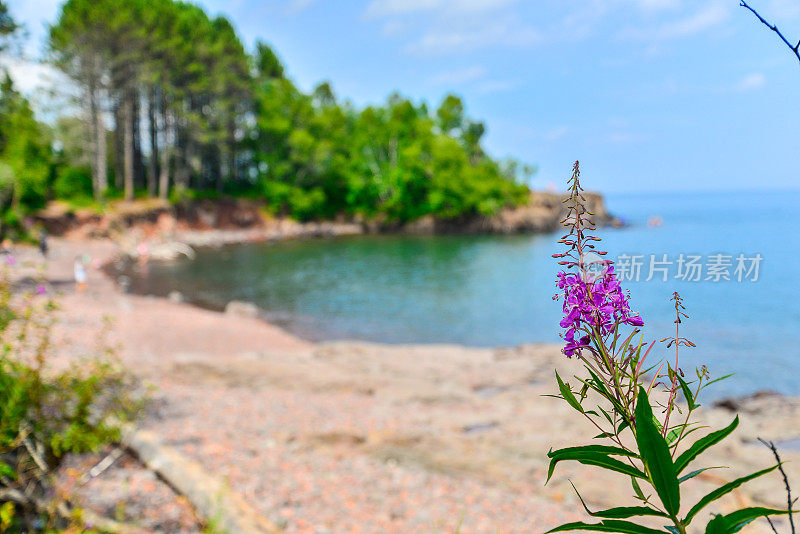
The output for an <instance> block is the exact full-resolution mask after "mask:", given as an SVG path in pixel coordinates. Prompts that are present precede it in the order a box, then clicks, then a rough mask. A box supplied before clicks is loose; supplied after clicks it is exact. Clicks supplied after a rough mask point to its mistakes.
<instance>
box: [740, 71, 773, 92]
mask: <svg viewBox="0 0 800 534" xmlns="http://www.w3.org/2000/svg"><path fill="white" fill-rule="evenodd" d="M766 83H767V79H766V77H765V76H764V75H763V74H762V73H760V72H753V73H751V74H748V75H747V76H745V77H744V78H742V79H741V80H739V81H738V82H736V83H735V84H734V86H733V87H734V89H736V90H737V91H742V92H744V91H752V90H753V89H759V88H761V87H764V85H766Z"/></svg>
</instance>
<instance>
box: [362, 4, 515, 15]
mask: <svg viewBox="0 0 800 534" xmlns="http://www.w3.org/2000/svg"><path fill="white" fill-rule="evenodd" d="M516 1H517V0H373V1H372V2H370V4H369V5H368V6H367V10H366V14H367V15H368V16H371V17H386V16H391V15H406V14H410V13H419V12H425V11H428V12H430V11H440V12H449V13H463V12H481V11H494V10H498V9H501V8H503V7H507V6H509V5H511V4H514V3H516Z"/></svg>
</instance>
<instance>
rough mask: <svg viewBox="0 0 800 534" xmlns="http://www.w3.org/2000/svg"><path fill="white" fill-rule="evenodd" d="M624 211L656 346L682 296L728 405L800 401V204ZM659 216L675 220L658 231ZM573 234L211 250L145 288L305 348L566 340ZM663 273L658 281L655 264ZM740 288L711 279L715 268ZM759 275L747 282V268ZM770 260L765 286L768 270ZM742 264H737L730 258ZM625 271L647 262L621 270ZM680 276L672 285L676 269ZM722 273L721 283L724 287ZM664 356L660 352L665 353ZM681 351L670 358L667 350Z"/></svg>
mask: <svg viewBox="0 0 800 534" xmlns="http://www.w3.org/2000/svg"><path fill="white" fill-rule="evenodd" d="M607 205H608V208H609V209H610V210H611V211H612V212H613V213H615V214H617V215H619V216H621V217H623V218H624V219H625V220H626V221H628V222H629V223H630V226H629V227H627V228H624V229H603V230H601V231H598V235H599V236H600V237H602V238H603V242H602V248H603V249H605V250H608V251H609V257H610V258H612V259H617V257H619V256H620V255H628V256H631V257H633V256H641V258H640V260H641V263H642V266H641V278H640V280H639V281H635V280H630V281H629V280H626V281H624V282H623V286H624V287H625V288H628V289H630V291H631V302H632V307H633V308H634V309H635V310H638V311H639V312H640V313H641V315H642V316H643V318H644V320H645V330H644V332H645V335H646V336H647V337H649V338H650V339H660V338H663V337H666V336H668V335H671V333H672V329H673V324H672V321H673V319H674V317H673V313H674V311H673V309H672V308H671V303H670V302H669V300H668V299H669V297H670V295H671V294H672V292H673V291H676V290H677V291H679V292H680V293H681V295H683V296H684V298H685V304H686V306H687V308H688V310H687V311H688V313H689V315H690V316H691V318H690V319H689V320H688V321H685V322H684V324H683V327H684V328H683V334H684V335H685V336H686V337H689V338H690V339H692V340H693V341H694V342H695V343H696V344H697V348H696V349H688V350H686V351H685V352H684V356H683V367H684V369H691V368H693V367H694V365H695V364H697V363H706V364H707V365H708V366H709V368H710V369H711V371H712V374H714V375H716V376H720V375H722V374H727V373H728V372H735V373H736V374H735V376H734V377H733V378H731V379H729V380H727V381H725V382H723V383H722V384H721V385H720V386H718V387H716V389H715V390H714V391H713V392H711V393H712V395H713V396H721V395H728V394H745V393H750V392H754V391H757V390H762V389H770V390H775V391H779V392H782V393H787V394H795V395H797V394H800V384H798V375H799V374H800V341H799V340H798V337H797V336H798V331H799V330H800V284H798V281H797V280H798V272H797V270H798V245H800V237H798V230H800V228H799V227H800V222H799V221H798V216H800V209H798V207H799V206H800V192H747V193H742V192H737V193H691V194H658V195H655V194H647V195H624V196H622V195H610V196H609V197H608V198H607ZM651 216H660V217H661V218H662V219H663V224H662V225H661V226H657V227H651V226H649V225H648V224H647V222H648V219H649V218H650V217H651ZM558 239H559V236H558V235H556V234H553V235H537V236H435V237H401V236H364V237H352V238H341V239H331V240H309V241H295V242H285V243H272V244H258V245H242V246H233V247H227V248H223V249H216V250H202V251H200V252H199V253H198V256H197V258H196V259H195V260H194V261H178V262H174V263H164V264H155V263H153V264H151V265H149V266H148V267H147V272H146V273H141V272H139V273H134V274H135V276H134V289H135V290H136V291H140V292H147V293H153V294H162V295H163V294H166V293H168V292H169V291H171V290H178V291H180V292H181V293H183V294H184V296H186V297H187V298H188V299H189V300H192V301H194V302H197V303H200V304H203V305H206V306H212V307H221V306H224V304H225V303H226V302H228V301H230V300H246V301H251V302H254V303H256V304H257V305H259V306H260V307H261V308H262V309H263V310H265V316H266V317H267V318H269V319H270V320H273V321H275V322H277V323H278V324H281V325H282V326H284V327H286V328H288V329H289V330H291V331H293V332H295V333H298V334H300V335H302V336H304V337H307V338H310V339H315V340H320V339H342V338H349V339H364V340H372V341H381V342H388V343H460V344H465V345H474V346H494V345H516V344H520V343H527V342H537V341H558V340H559V338H558V333H559V328H558V321H559V319H560V315H561V312H560V307H559V304H558V303H557V302H554V301H553V300H552V296H553V295H554V294H555V291H556V288H555V284H554V280H555V273H556V269H557V265H556V261H555V260H553V259H552V258H551V254H553V253H554V252H557V251H559V250H560V245H558V244H557V243H556V242H557V240H558ZM651 254H653V255H655V256H656V258H657V259H658V260H659V261H660V260H662V259H663V258H662V256H663V255H664V254H667V261H672V262H673V263H672V264H671V265H667V264H662V265H660V266H659V265H657V266H656V267H661V270H658V269H657V270H655V271H654V276H653V279H652V280H650V281H646V280H645V279H646V278H647V277H648V275H649V268H650V263H651V262H650V259H651V258H650V255H651ZM681 254H683V255H684V259H685V260H688V259H689V256H691V255H696V256H700V257H701V258H700V259H699V260H696V263H697V264H700V265H701V266H702V273H701V281H699V282H695V281H690V280H682V279H680V278H676V276H677V275H678V274H679V273H678V265H677V260H678V257H679V256H680V255H681ZM716 254H722V258H717V259H719V260H722V262H725V260H728V261H730V266H727V267H726V266H724V265H721V266H720V268H719V272H720V273H724V272H726V271H727V273H728V275H729V276H730V278H731V280H728V281H726V280H724V279H720V280H719V281H716V282H715V281H714V280H713V279H712V280H706V278H707V277H708V265H709V261H711V262H712V263H713V262H714V258H712V257H710V256H713V255H716ZM740 254H741V255H743V258H744V261H743V263H742V265H743V267H745V272H741V274H742V278H743V280H742V281H741V282H739V281H737V280H736V278H737V271H736V268H737V265H738V262H737V257H738V256H739V255H740ZM757 255H760V256H761V258H762V259H761V260H760V263H758V269H757V271H758V273H757V274H758V280H757V281H752V279H753V278H754V276H755V271H753V270H751V271H750V272H749V273H747V272H746V270H748V269H750V268H752V267H753V260H752V258H755V257H757ZM728 256H729V257H730V258H727V257H728ZM618 260H619V261H618V270H621V271H623V272H624V273H625V274H627V273H628V272H630V269H626V268H625V265H626V264H630V263H631V261H634V262H635V260H626V259H625V258H624V257H619V258H618ZM664 269H665V270H666V272H667V277H668V280H667V281H666V282H664V281H662V277H663V276H664V275H663V270H664ZM714 277H716V275H713V273H712V278H714ZM654 351H655V349H654ZM660 353H661V354H666V349H661V350H660Z"/></svg>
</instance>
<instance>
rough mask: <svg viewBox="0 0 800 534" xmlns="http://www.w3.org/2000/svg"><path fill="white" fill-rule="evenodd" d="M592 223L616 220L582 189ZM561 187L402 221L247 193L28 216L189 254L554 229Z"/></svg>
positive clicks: (123, 242)
mask: <svg viewBox="0 0 800 534" xmlns="http://www.w3.org/2000/svg"><path fill="white" fill-rule="evenodd" d="M585 196H586V202H587V205H588V207H589V209H590V210H591V211H592V213H594V218H595V222H596V223H597V224H598V225H602V226H605V225H614V226H621V225H622V222H621V221H620V220H619V219H618V218H616V217H614V216H613V215H611V214H610V213H609V212H608V211H607V209H606V206H605V201H604V199H603V196H602V195H600V194H599V193H591V192H587V193H585ZM564 198H565V196H564V194H562V193H554V192H545V191H536V192H532V193H531V197H530V201H529V203H528V204H526V205H524V206H519V207H515V208H508V209H505V210H503V211H501V212H500V213H498V214H497V215H494V216H491V217H483V216H475V217H469V218H462V219H457V220H440V219H436V218H434V217H430V216H426V217H422V218H420V219H418V220H416V221H412V222H409V223H405V224H387V223H384V222H381V221H379V220H336V221H311V222H298V221H295V220H293V219H290V218H285V217H272V216H268V215H266V212H265V209H264V206H263V204H262V203H259V202H255V201H249V200H236V199H219V200H199V201H192V202H188V203H184V204H179V205H175V206H173V205H170V204H168V203H166V202H164V201H158V200H147V201H137V202H129V203H125V202H120V203H117V204H115V205H114V206H113V208H112V210H111V211H109V212H108V213H102V214H101V213H97V212H94V211H90V210H71V209H69V208H68V207H67V206H65V205H64V204H59V203H52V204H51V205H50V206H48V207H47V209H45V210H42V211H41V212H39V213H38V214H37V216H36V217H35V220H36V221H37V222H38V223H39V224H41V225H42V226H43V227H44V228H45V229H46V230H47V231H48V232H49V233H50V234H52V235H57V236H72V237H78V238H82V239H87V238H95V239H96V238H101V239H104V238H112V239H114V240H115V241H117V242H118V243H119V244H120V246H121V248H122V249H123V250H124V251H125V253H126V254H127V255H128V256H129V257H133V258H137V257H138V256H139V255H141V253H142V252H141V250H140V249H139V244H140V243H142V242H143V241H147V242H148V249H147V254H148V256H149V259H166V260H168V259H174V258H176V257H179V256H182V255H183V256H191V255H192V250H191V249H192V248H193V247H219V246H225V245H232V244H240V243H255V242H265V241H275V240H286V239H305V238H320V237H341V236H352V235H364V234H386V233H395V234H408V235H432V234H518V233H545V232H552V231H554V230H556V229H557V228H558V226H559V223H560V221H561V220H562V219H563V217H564V216H565V214H566V210H565V207H564V204H563V200H564Z"/></svg>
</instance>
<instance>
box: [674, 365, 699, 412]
mask: <svg viewBox="0 0 800 534" xmlns="http://www.w3.org/2000/svg"><path fill="white" fill-rule="evenodd" d="M678 382H679V383H680V385H681V390H682V391H683V396H684V398H685V399H686V404H687V406H689V411H692V410H694V409H695V408H697V407H698V406H700V405H699V404H697V403H695V398H694V396H693V395H692V390H691V389H689V384H687V383H686V380H684V379H683V377H682V376H681V375H680V374H679V375H678Z"/></svg>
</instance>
